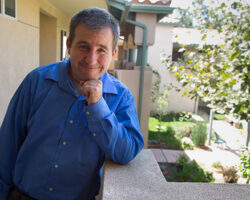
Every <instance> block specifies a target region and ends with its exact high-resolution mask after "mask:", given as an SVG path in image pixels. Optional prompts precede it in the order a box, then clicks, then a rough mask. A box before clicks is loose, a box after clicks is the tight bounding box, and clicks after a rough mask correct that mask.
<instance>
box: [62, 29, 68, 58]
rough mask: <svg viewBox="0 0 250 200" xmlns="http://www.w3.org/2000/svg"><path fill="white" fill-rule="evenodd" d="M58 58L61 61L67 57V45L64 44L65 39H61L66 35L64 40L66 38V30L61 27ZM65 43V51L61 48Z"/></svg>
mask: <svg viewBox="0 0 250 200" xmlns="http://www.w3.org/2000/svg"><path fill="white" fill-rule="evenodd" d="M60 37H61V38H60V60H61V61H63V60H66V59H67V53H66V52H67V46H66V41H64V40H63V38H64V37H66V40H67V31H66V30H65V29H61V31H60ZM64 45H65V48H66V49H65V52H64V49H63V46H64ZM64 53H65V57H63V56H64Z"/></svg>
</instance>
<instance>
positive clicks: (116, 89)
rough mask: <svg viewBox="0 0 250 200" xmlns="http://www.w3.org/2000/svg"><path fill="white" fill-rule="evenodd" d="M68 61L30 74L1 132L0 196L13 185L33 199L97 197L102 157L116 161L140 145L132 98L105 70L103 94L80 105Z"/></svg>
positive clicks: (132, 153) (122, 160) (132, 154)
mask: <svg viewBox="0 0 250 200" xmlns="http://www.w3.org/2000/svg"><path fill="white" fill-rule="evenodd" d="M69 66H70V60H66V61H64V62H60V63H54V64H50V65H47V66H43V67H39V68H37V69H35V70H34V71H32V72H31V73H29V74H28V75H27V77H26V78H25V79H24V81H23V82H22V83H21V85H20V86H19V88H18V89H17V91H16V93H15V95H14V96H13V98H12V100H11V102H10V104H9V107H8V110H7V113H6V116H5V118H4V120H3V123H2V126H1V129H0V199H1V200H4V199H6V196H7V194H8V191H9V190H10V188H11V187H13V185H15V186H17V187H18V188H19V189H20V190H22V191H23V192H25V193H26V194H28V195H29V196H31V197H33V198H36V199H40V200H78V199H79V200H85V199H86V200H87V199H90V198H93V197H94V196H95V195H97V194H98V192H99V188H100V176H101V175H100V174H101V168H102V166H103V162H104V159H105V155H107V156H108V157H110V158H111V159H112V160H113V161H115V162H117V163H121V164H125V163H128V162H129V161H131V160H132V159H133V158H134V157H135V156H136V155H137V154H138V152H139V151H140V150H141V149H142V148H143V137H142V134H141V133H140V128H139V123H138V119H137V114H136V108H135V103H134V99H133V96H132V94H131V93H130V91H129V90H128V89H127V87H126V86H124V85H123V84H122V83H121V82H119V81H118V80H117V79H115V78H114V77H112V76H110V75H109V74H108V73H105V74H104V75H103V76H102V77H101V78H100V80H101V81H102V82H103V97H102V98H101V100H99V101H98V102H97V103H95V104H93V105H90V106H87V105H86V99H85V98H84V97H83V96H78V95H77V93H76V91H75V89H74V86H73V83H72V81H71V78H70V75H69Z"/></svg>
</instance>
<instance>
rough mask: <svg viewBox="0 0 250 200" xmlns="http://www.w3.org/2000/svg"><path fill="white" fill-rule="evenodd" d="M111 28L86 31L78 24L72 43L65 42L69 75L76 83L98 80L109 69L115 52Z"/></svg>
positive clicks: (86, 29)
mask: <svg viewBox="0 0 250 200" xmlns="http://www.w3.org/2000/svg"><path fill="white" fill-rule="evenodd" d="M112 47H113V33H112V30H111V28H109V27H107V28H103V29H100V30H91V29H88V28H87V26H85V25H84V24H79V25H78V26H77V27H76V29H75V37H74V39H73V41H72V42H71V44H70V42H69V40H67V48H68V53H69V55H70V58H71V59H70V75H71V78H73V79H74V80H76V81H78V82H79V81H87V80H98V79H99V78H100V77H101V76H102V75H103V74H104V73H105V72H106V71H107V70H108V67H109V64H110V62H111V61H112V58H113V56H114V55H115V53H116V50H114V51H113V49H112Z"/></svg>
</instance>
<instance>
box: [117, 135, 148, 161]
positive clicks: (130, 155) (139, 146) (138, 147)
mask: <svg viewBox="0 0 250 200" xmlns="http://www.w3.org/2000/svg"><path fill="white" fill-rule="evenodd" d="M143 147H144V142H143V140H142V141H140V142H137V144H136V145H135V148H134V149H133V150H131V149H130V150H127V151H126V152H125V153H124V154H123V156H122V158H120V159H119V158H118V159H114V162H116V163H118V164H121V165H126V164H128V163H129V162H130V161H132V160H133V159H134V158H135V157H136V156H137V155H138V153H139V152H140V151H141V150H142V149H143Z"/></svg>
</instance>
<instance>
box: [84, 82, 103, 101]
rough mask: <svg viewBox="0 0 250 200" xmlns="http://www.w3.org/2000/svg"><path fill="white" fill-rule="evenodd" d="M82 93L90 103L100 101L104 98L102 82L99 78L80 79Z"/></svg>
mask: <svg viewBox="0 0 250 200" xmlns="http://www.w3.org/2000/svg"><path fill="white" fill-rule="evenodd" d="M80 84H81V86H82V95H83V96H84V97H86V100H87V102H88V105H91V104H94V103H96V102H98V101H99V100H100V99H101V98H102V82H101V81H99V80H89V81H80Z"/></svg>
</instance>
